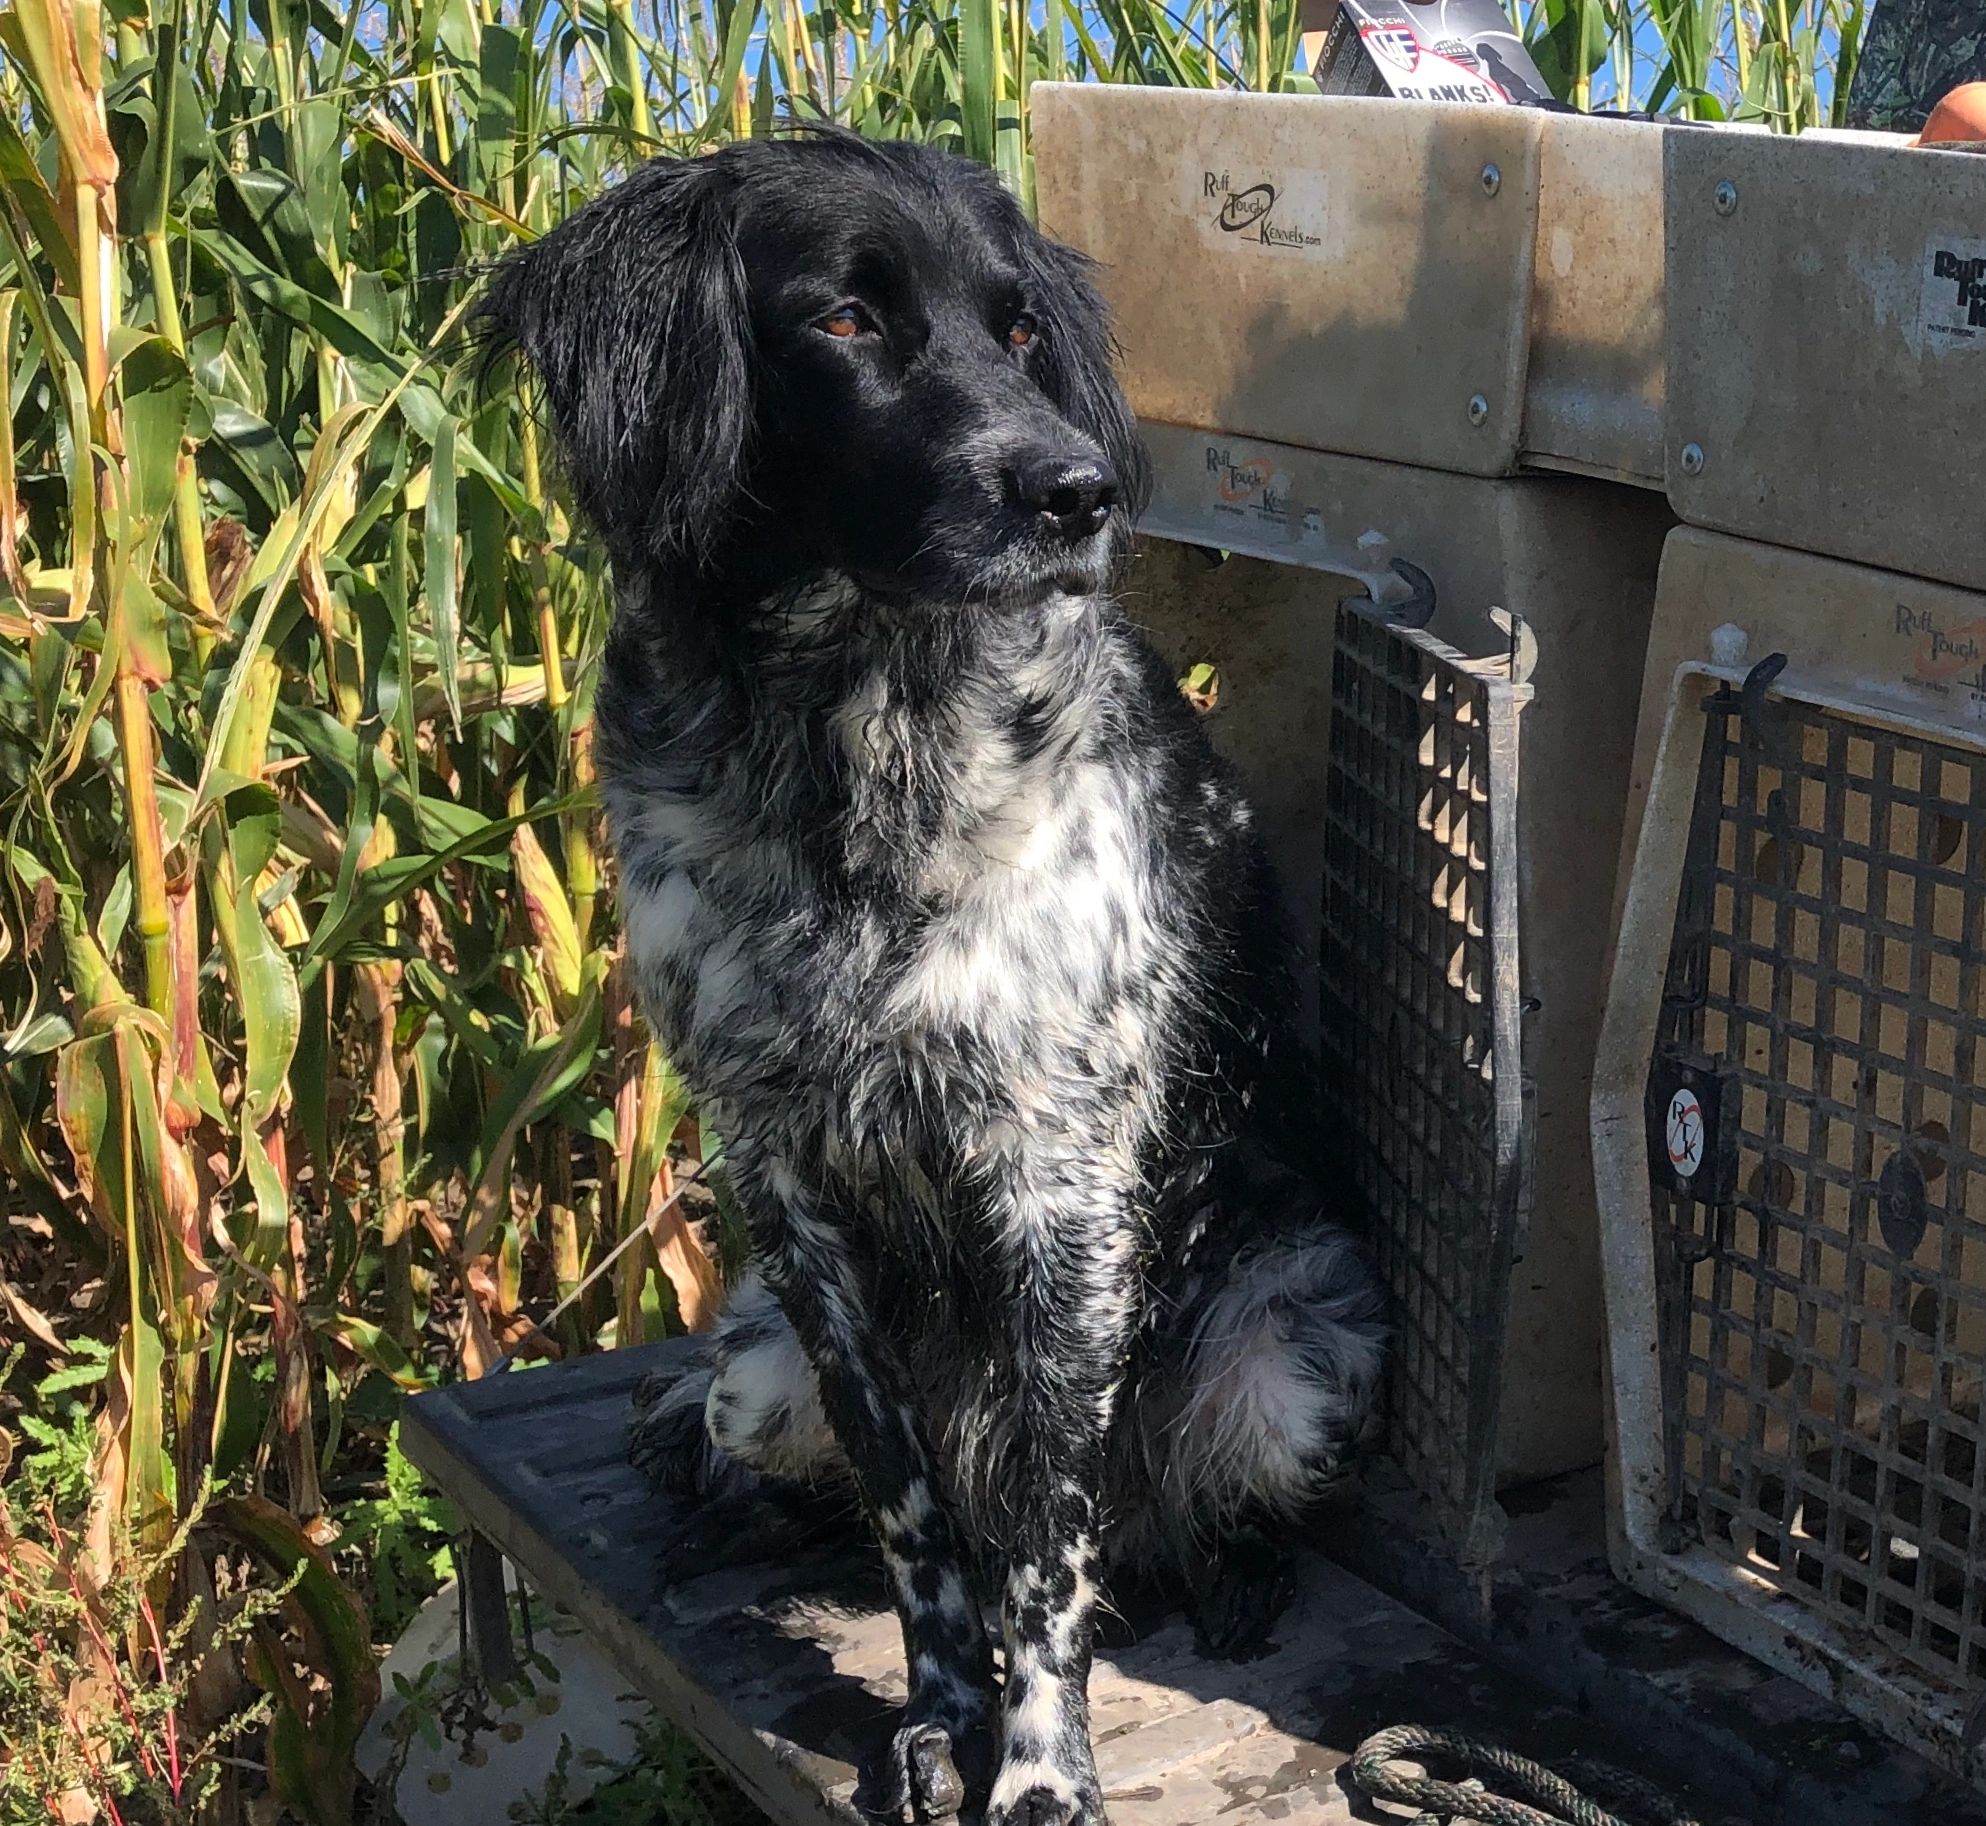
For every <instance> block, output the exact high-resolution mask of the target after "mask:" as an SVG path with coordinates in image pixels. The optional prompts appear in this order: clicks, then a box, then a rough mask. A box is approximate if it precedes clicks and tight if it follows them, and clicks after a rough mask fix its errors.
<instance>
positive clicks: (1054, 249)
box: [1022, 229, 1152, 519]
mask: <svg viewBox="0 0 1986 1826" xmlns="http://www.w3.org/2000/svg"><path fill="white" fill-rule="evenodd" d="M1022 259H1023V262H1024V263H1025V265H1026V267H1027V276H1028V289H1029V293H1030V295H1031V296H1032V297H1033V298H1035V299H1037V300H1038V301H1039V303H1040V306H1041V309H1042V312H1043V314H1044V315H1045V316H1046V317H1047V319H1048V331H1049V333H1048V336H1047V337H1046V338H1045V340H1044V345H1043V354H1044V356H1045V357H1046V359H1045V360H1044V361H1043V362H1042V363H1041V365H1040V367H1039V368H1038V369H1037V370H1036V371H1037V373H1038V374H1039V375H1040V377H1041V383H1042V386H1043V388H1044V389H1045V390H1046V392H1047V394H1048V396H1049V398H1050V399H1052V400H1054V402H1055V403H1056V405H1057V406H1059V407H1060V408H1061V410H1062V413H1063V416H1064V417H1066V418H1067V419H1068V420H1069V422H1070V423H1071V424H1073V425H1076V426H1078V427H1079V428H1080V429H1082V430H1084V431H1086V432H1088V433H1089V434H1090V436H1091V437H1093V438H1095V439H1096V441H1097V442H1098V444H1100V445H1101V446H1102V447H1103V454H1104V455H1105V456H1106V457H1108V458H1109V459H1110V466H1111V468H1113V469H1114V470H1116V471H1117V481H1118V486H1119V487H1120V488H1121V489H1122V490H1123V492H1124V501H1125V505H1126V506H1127V507H1129V509H1130V511H1131V514H1132V517H1133V518H1134V519H1135V518H1136V517H1137V516H1138V515H1139V514H1141V513H1143V512H1144V510H1145V504H1146V502H1147V501H1148V500H1149V499H1150V498H1151V492H1152V480H1151V463H1150V460H1149V458H1147V456H1146V455H1145V446H1144V441H1143V440H1142V439H1141V438H1140V437H1139V436H1138V426H1137V421H1136V420H1135V419H1134V418H1133V417H1132V416H1131V408H1130V406H1129V404H1128V403H1127V402H1126V401H1125V398H1124V394H1123V391H1122V390H1121V389H1120V388H1119V387H1118V385H1117V376H1116V374H1115V372H1114V369H1113V363H1114V362H1115V359H1116V355H1117V344H1116V342H1115V340H1114V339H1113V338H1112V336H1111V334H1110V313H1109V311H1108V310H1107V309H1106V308H1105V306H1104V302H1103V300H1102V299H1101V298H1100V297H1098V296H1097V291H1096V287H1095V286H1094V285H1093V284H1091V283H1090V273H1091V271H1092V264H1091V261H1090V259H1089V257H1088V256H1087V255H1085V254H1080V253H1078V252H1077V251H1076V250H1075V249H1074V248H1073V247H1064V246H1063V245H1062V243H1061V242H1059V241H1051V240H1049V239H1047V237H1046V236H1044V235H1041V234H1037V233H1036V232H1035V231H1034V230H1033V229H1029V230H1027V231H1026V233H1025V236H1024V238H1023V241H1022Z"/></svg>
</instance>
